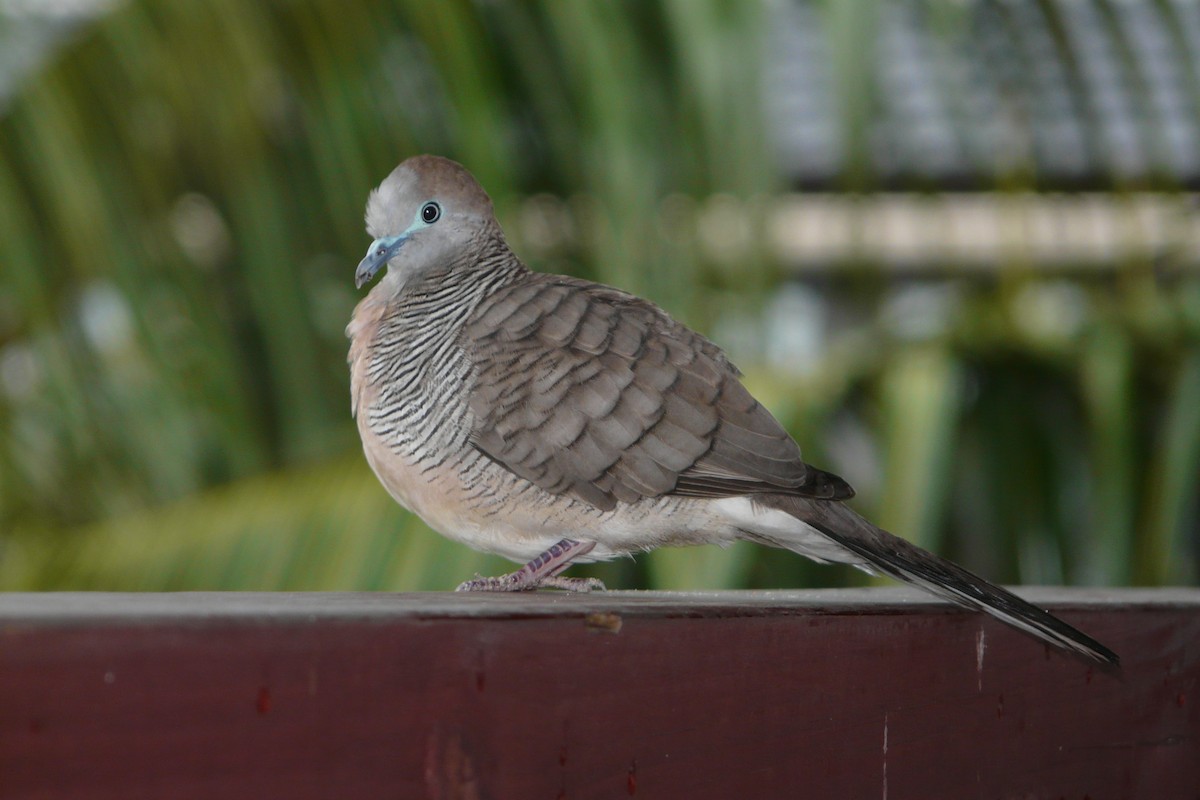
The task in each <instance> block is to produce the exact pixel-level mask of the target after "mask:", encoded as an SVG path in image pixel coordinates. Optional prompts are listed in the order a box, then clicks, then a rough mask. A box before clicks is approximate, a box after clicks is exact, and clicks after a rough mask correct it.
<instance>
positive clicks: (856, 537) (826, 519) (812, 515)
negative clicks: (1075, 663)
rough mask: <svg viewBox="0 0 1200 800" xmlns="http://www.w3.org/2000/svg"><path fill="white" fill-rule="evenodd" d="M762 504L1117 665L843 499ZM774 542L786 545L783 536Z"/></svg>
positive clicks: (1078, 636)
mask: <svg viewBox="0 0 1200 800" xmlns="http://www.w3.org/2000/svg"><path fill="white" fill-rule="evenodd" d="M760 502H761V503H762V504H763V505H766V506H769V507H771V508H778V509H779V510H781V511H786V512H787V513H788V514H791V515H792V516H794V517H796V518H797V519H799V520H801V521H802V522H805V523H807V524H808V525H810V526H812V527H813V528H816V529H817V530H818V531H820V532H821V533H823V534H825V535H826V536H828V537H829V538H830V539H832V540H833V541H835V542H837V543H838V544H839V545H841V546H842V547H844V548H845V549H846V550H849V551H850V552H852V553H854V554H855V555H856V556H858V557H859V558H861V559H862V561H863V562H864V563H865V564H866V565H868V566H870V567H871V568H872V569H875V570H877V571H879V572H881V573H883V574H885V575H887V576H888V577H890V578H895V579H896V580H900V581H904V582H906V583H913V584H916V585H918V586H920V587H922V588H924V589H927V590H929V591H931V592H934V593H935V594H938V595H940V596H942V597H944V598H946V599H948V600H950V601H952V602H954V603H957V604H959V605H962V606H966V607H968V608H974V609H977V610H980V611H985V612H987V613H988V614H991V615H992V616H994V617H996V618H997V619H999V620H1001V621H1003V622H1006V623H1008V624H1009V625H1012V626H1013V627H1015V628H1018V629H1020V630H1022V631H1025V632H1026V633H1029V634H1032V635H1033V636H1035V637H1037V638H1038V639H1041V640H1043V641H1045V642H1048V643H1050V644H1052V645H1054V646H1056V647H1060V648H1062V649H1064V650H1067V651H1069V652H1072V653H1076V654H1078V655H1081V656H1083V657H1084V658H1087V659H1089V660H1091V661H1094V662H1096V663H1098V664H1103V665H1109V666H1117V665H1119V663H1120V657H1119V656H1118V655H1117V654H1116V653H1114V652H1113V651H1112V650H1109V649H1108V648H1107V647H1105V646H1104V645H1102V644H1100V643H1099V642H1097V641H1096V640H1095V639H1093V638H1091V637H1090V636H1088V635H1087V634H1085V633H1083V632H1082V631H1079V630H1077V629H1075V628H1073V627H1071V626H1070V625H1068V624H1067V623H1065V622H1063V621H1062V620H1061V619H1059V618H1058V617H1055V616H1054V615H1052V614H1049V613H1047V612H1046V611H1043V610H1042V609H1040V608H1038V607H1037V606H1035V605H1033V604H1031V603H1029V602H1027V601H1025V600H1022V599H1021V598H1019V597H1017V596H1016V595H1015V594H1013V593H1012V592H1010V591H1008V590H1007V589H1002V588H1001V587H999V586H996V585H994V584H992V583H989V582H988V581H985V580H984V579H983V578H981V577H979V576H978V575H976V574H974V573H972V572H970V571H969V570H966V569H963V568H962V567H960V566H958V565H957V564H955V563H953V562H951V561H947V560H946V559H944V558H942V557H940V556H937V555H934V554H933V553H930V552H928V551H926V550H922V549H921V548H919V547H917V546H916V545H914V544H912V543H911V542H908V541H906V540H904V539H901V538H900V537H899V536H894V535H892V534H890V533H888V532H887V531H885V530H883V529H882V528H878V527H876V526H874V525H872V524H871V523H870V522H868V521H867V520H865V519H863V518H862V517H860V516H859V515H858V514H856V513H854V511H852V510H851V509H849V508H848V507H846V506H845V505H843V504H842V503H839V502H831V501H828V500H811V499H808V498H803V497H792V496H783V495H769V496H766V497H764V498H762V499H761V500H760ZM772 541H773V542H774V543H776V544H778V545H780V546H783V547H787V546H788V543H787V541H785V540H782V539H780V538H779V537H778V536H774V537H772Z"/></svg>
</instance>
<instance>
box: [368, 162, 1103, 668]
mask: <svg viewBox="0 0 1200 800" xmlns="http://www.w3.org/2000/svg"><path fill="white" fill-rule="evenodd" d="M367 229H368V231H369V232H370V233H371V235H372V236H374V237H375V241H374V242H373V243H372V245H371V248H370V250H369V251H368V255H367V257H366V258H364V259H363V261H362V263H361V264H360V265H359V270H358V273H357V276H356V277H357V281H358V283H359V284H360V285H361V284H363V283H365V282H366V281H368V280H370V278H371V277H373V276H374V274H375V273H376V272H377V271H378V270H380V269H381V268H382V267H383V266H384V265H387V267H388V272H387V275H386V276H385V277H384V278H383V279H382V280H381V281H380V282H379V283H378V285H377V286H375V287H374V288H373V289H372V290H371V292H370V293H369V294H368V296H367V297H366V298H365V299H364V300H363V301H362V302H361V303H360V304H359V306H358V308H356V309H355V314H354V318H353V320H352V321H351V323H350V326H349V327H348V328H347V333H348V335H349V336H350V338H351V347H350V367H351V385H352V393H353V408H354V412H355V416H356V418H357V421H358V427H359V431H360V433H361V435H362V439H363V449H364V452H365V453H366V456H367V459H368V461H369V462H370V464H371V466H372V468H373V469H374V470H375V472H376V474H377V475H378V476H379V479H380V481H381V482H382V483H383V485H384V486H385V487H386V488H387V489H388V491H389V492H390V493H391V494H392V495H393V497H395V498H396V499H397V500H398V501H399V502H401V503H402V504H404V505H405V506H407V507H408V508H410V509H412V510H413V511H415V512H416V513H417V514H419V515H420V516H421V517H422V518H424V519H425V520H426V521H427V522H428V523H429V524H430V525H431V526H432V527H433V528H435V529H437V530H438V531H440V532H442V533H443V534H445V535H446V536H448V537H450V538H452V539H455V540H458V541H461V542H463V543H465V544H468V545H470V546H472V547H475V548H478V549H481V550H485V551H489V552H495V553H500V554H502V555H504V556H507V557H509V558H511V559H513V560H516V561H522V562H524V561H527V562H530V563H528V564H526V566H525V567H523V568H522V569H521V570H518V571H517V572H516V573H513V574H512V575H510V576H505V577H503V578H484V579H478V580H476V581H470V582H468V583H467V584H464V587H460V588H474V589H479V588H482V589H519V588H534V587H536V586H538V585H552V586H561V587H567V588H587V586H579V585H577V584H576V583H574V582H573V579H568V578H562V577H559V575H558V573H559V572H561V571H562V570H563V569H564V568H565V567H566V566H567V565H568V564H569V563H571V562H572V561H584V560H595V559H604V558H612V557H614V556H617V555H623V554H628V553H634V552H638V551H642V550H647V549H650V548H654V547H658V546H662V545H678V544H706V543H718V544H727V543H729V542H732V541H735V540H738V539H750V540H753V541H757V542H760V543H763V544H768V545H772V546H777V547H785V548H788V549H791V550H794V551H796V552H798V553H801V554H803V555H806V556H808V557H810V558H814V559H816V560H818V561H835V562H843V563H850V564H854V565H856V566H859V567H861V568H863V569H867V570H869V571H873V572H880V573H883V574H887V575H890V576H892V577H895V578H898V579H901V580H906V581H909V582H912V583H915V584H917V585H920V586H922V587H924V588H926V589H929V590H930V591H933V592H935V593H938V594H940V595H942V596H944V597H947V598H949V599H951V600H953V601H954V602H957V603H960V604H962V605H967V606H969V607H972V608H979V609H982V610H984V611H987V612H989V613H991V614H993V615H995V616H997V617H998V618H1000V619H1002V620H1004V621H1005V622H1008V623H1010V624H1012V625H1015V626H1016V627H1018V628H1021V629H1022V630H1025V631H1027V632H1029V633H1032V634H1033V635H1035V636H1037V637H1039V638H1042V639H1044V640H1046V641H1048V642H1050V643H1052V644H1054V645H1056V646H1058V647H1062V648H1064V649H1066V650H1069V651H1072V652H1075V653H1077V654H1080V655H1083V656H1084V657H1086V658H1089V659H1092V660H1095V661H1098V662H1101V663H1116V661H1117V657H1116V655H1115V654H1113V653H1112V652H1111V651H1109V650H1107V649H1106V648H1104V647H1103V645H1100V644H1099V643H1098V642H1095V641H1094V640H1092V639H1090V638H1089V637H1087V636H1086V635H1084V634H1083V633H1080V632H1079V631H1077V630H1075V629H1074V628H1072V627H1070V626H1069V625H1067V624H1066V623H1064V622H1062V621H1061V620H1058V619H1057V618H1055V617H1053V616H1051V615H1050V614H1048V613H1046V612H1045V611H1043V610H1041V609H1038V608H1036V607H1034V606H1032V605H1030V604H1029V603H1026V602H1025V601H1023V600H1021V599H1020V598H1018V597H1016V596H1015V595H1013V594H1011V593H1010V592H1007V591H1006V590H1004V589H1001V588H999V587H996V586H993V585H992V584H990V583H988V582H987V581H984V580H983V579H982V578H978V577H977V576H974V575H972V574H971V573H969V572H967V571H966V570H964V569H962V568H961V567H958V566H957V565H954V564H951V563H950V562H948V561H945V560H943V559H941V558H939V557H937V556H935V555H933V554H931V553H927V552H926V551H924V550H921V549H919V548H917V547H915V546H913V545H911V544H909V543H907V542H905V541H903V540H901V539H898V538H897V537H894V536H892V535H891V534H889V533H887V532H886V531H883V530H881V529H879V528H877V527H875V526H874V525H871V524H870V523H869V522H867V521H866V520H864V519H862V517H860V516H858V515H857V514H855V513H854V512H853V511H851V510H850V509H849V508H847V507H846V506H845V505H843V503H842V501H843V500H845V499H847V498H849V497H851V496H852V495H853V491H852V490H851V489H850V487H849V485H848V484H846V482H845V481H843V480H842V479H841V478H839V477H837V476H835V475H832V474H830V473H827V472H824V471H822V470H819V469H816V468H814V467H811V466H809V465H808V464H806V463H804V461H803V460H802V459H801V457H800V449H799V447H798V446H797V445H796V443H795V442H794V441H793V440H792V439H791V437H790V436H789V435H788V434H787V433H786V432H785V431H784V430H783V428H782V427H781V426H780V425H779V423H778V422H776V420H775V419H774V418H773V417H772V416H771V415H770V413H768V412H767V410H766V409H765V408H763V407H762V406H761V405H759V404H758V402H757V401H755V400H754V398H753V397H752V396H751V395H750V394H749V392H747V391H746V389H745V387H744V386H743V385H742V383H741V381H740V373H739V372H738V371H737V369H736V368H735V367H734V366H733V365H732V364H731V363H730V362H729V360H728V359H727V358H726V357H725V355H724V354H723V353H722V352H721V350H720V349H719V348H718V347H717V346H716V345H714V344H713V343H711V342H710V341H708V340H707V339H705V338H704V337H703V336H701V335H699V334H697V333H695V332H693V331H691V330H689V329H688V328H686V327H684V326H683V325H681V324H679V323H678V322H676V321H675V320H673V319H671V318H670V316H668V315H667V314H666V313H665V312H664V311H662V310H661V309H659V308H658V307H656V306H654V305H652V304H650V303H648V302H646V301H644V300H641V299H639V298H637V297H634V296H632V295H630V294H627V293H625V292H622V291H619V290H617V289H613V288H610V287H606V286H600V285H598V284H593V283H589V282H587V281H581V280H577V279H574V278H568V277H563V276H558V275H545V274H540V273H534V272H531V271H529V270H528V269H526V268H525V266H524V265H523V264H522V263H521V262H520V260H519V259H517V257H516V256H515V255H514V254H513V253H512V251H511V250H510V249H509V248H508V246H507V244H506V243H505V241H504V236H503V233H502V232H501V230H500V227H499V225H498V223H497V222H496V220H495V217H494V214H493V211H492V206H491V201H490V200H489V199H488V197H487V195H486V193H485V192H484V191H483V189H482V188H481V187H480V186H479V185H478V183H476V182H475V180H474V179H473V178H472V177H471V175H470V174H469V173H468V172H467V171H466V170H465V169H463V168H462V167H461V166H459V165H457V164H455V163H454V162H451V161H447V160H446V159H441V158H437V157H434V156H418V157H416V158H412V159H409V160H408V161H406V162H404V163H403V164H401V165H400V166H399V167H397V168H396V170H395V171H394V172H393V173H392V174H391V175H390V176H389V177H388V178H387V180H385V181H384V182H383V184H381V185H380V187H379V189H377V190H376V191H375V192H373V193H372V195H371V197H370V199H369V201H368V204H367ZM589 585H590V584H589Z"/></svg>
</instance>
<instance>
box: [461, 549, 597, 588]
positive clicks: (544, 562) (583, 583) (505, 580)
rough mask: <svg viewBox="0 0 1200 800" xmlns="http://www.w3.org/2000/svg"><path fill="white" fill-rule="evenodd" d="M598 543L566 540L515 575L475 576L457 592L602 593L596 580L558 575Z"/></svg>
mask: <svg viewBox="0 0 1200 800" xmlns="http://www.w3.org/2000/svg"><path fill="white" fill-rule="evenodd" d="M595 546H596V543H595V542H577V541H575V540H574V539H563V540H562V541H561V542H559V543H558V544H555V545H553V546H551V548H550V549H549V550H547V551H546V552H544V553H542V554H541V555H539V556H538V557H537V558H535V559H533V560H532V561H530V562H529V563H528V564H526V565H525V566H523V567H521V568H520V569H519V570H517V571H516V572H510V573H508V574H507V575H499V576H497V577H495V578H485V577H483V576H482V575H478V574H477V575H476V576H475V577H474V578H473V579H472V580H469V581H463V582H462V583H460V584H459V585H458V588H457V589H455V591H456V592H528V591H532V590H534V589H538V588H543V587H544V588H546V589H563V590H565V591H568V592H591V591H595V590H603V589H604V584H603V583H601V582H600V581H598V580H596V579H595V578H563V577H560V576H559V574H558V573H560V572H562V571H563V570H564V569H566V568H567V567H568V566H570V564H571V561H572V560H573V559H576V558H578V557H579V556H582V555H585V554H587V553H589V552H591V550H592V548H593V547H595Z"/></svg>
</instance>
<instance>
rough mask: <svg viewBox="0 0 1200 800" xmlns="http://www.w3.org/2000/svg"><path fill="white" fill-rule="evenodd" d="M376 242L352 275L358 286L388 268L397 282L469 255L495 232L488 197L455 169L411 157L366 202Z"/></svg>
mask: <svg viewBox="0 0 1200 800" xmlns="http://www.w3.org/2000/svg"><path fill="white" fill-rule="evenodd" d="M366 219H367V233H369V234H370V235H371V236H372V237H373V238H374V239H375V241H373V242H371V247H370V248H369V249H368V250H367V255H366V257H365V258H363V260H362V261H361V262H360V263H359V265H358V269H357V270H356V271H355V273H354V283H355V285H356V286H359V287H362V285H363V284H365V283H367V282H368V281H369V280H371V278H373V277H375V274H376V273H377V272H379V270H380V269H382V268H383V266H384V265H385V264H386V265H389V266H390V268H391V270H390V272H394V273H396V274H398V276H399V277H400V279H401V281H403V282H407V280H408V279H409V278H411V277H412V276H414V275H417V274H420V273H421V272H424V271H426V270H428V269H431V268H435V267H438V266H444V265H446V264H449V263H451V262H453V261H454V260H455V259H459V258H462V257H463V256H464V255H465V254H469V253H470V252H471V251H472V249H473V248H475V247H478V246H479V245H480V243H481V242H483V241H485V240H486V239H487V236H486V234H488V233H489V232H491V231H492V230H494V229H495V227H496V218H495V215H494V212H493V210H492V201H491V198H489V197H488V196H487V192H485V191H484V190H483V187H482V186H480V185H479V182H478V181H476V180H475V178H474V177H473V176H472V175H471V173H469V172H467V170H466V169H465V168H464V167H463V166H462V165H460V164H456V163H455V162H453V161H451V160H449V159H447V158H442V157H440V156H413V157H412V158H409V159H407V160H405V161H404V162H402V163H401V164H400V166H398V167H396V168H395V169H394V170H392V174H391V175H388V176H387V178H385V179H384V181H383V183H381V184H379V188H378V189H376V190H374V191H373V192H371V196H370V197H369V198H367V215H366Z"/></svg>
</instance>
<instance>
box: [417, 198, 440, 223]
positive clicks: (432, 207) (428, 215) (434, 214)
mask: <svg viewBox="0 0 1200 800" xmlns="http://www.w3.org/2000/svg"><path fill="white" fill-rule="evenodd" d="M441 218H442V207H441V206H439V205H438V204H437V203H435V202H433V201H432V200H430V201H429V202H428V203H426V204H425V205H423V206H421V221H422V222H424V223H425V224H426V225H432V224H433V223H435V222H437V221H438V220H439V219H441Z"/></svg>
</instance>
